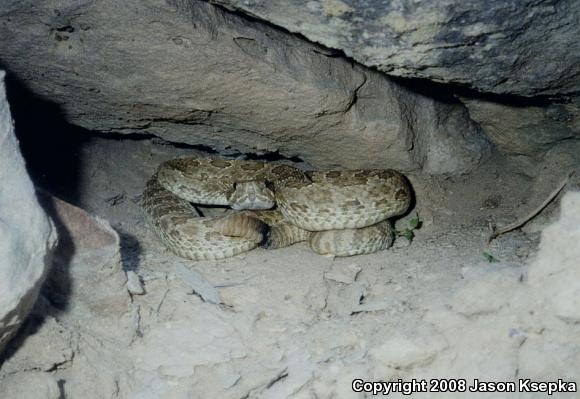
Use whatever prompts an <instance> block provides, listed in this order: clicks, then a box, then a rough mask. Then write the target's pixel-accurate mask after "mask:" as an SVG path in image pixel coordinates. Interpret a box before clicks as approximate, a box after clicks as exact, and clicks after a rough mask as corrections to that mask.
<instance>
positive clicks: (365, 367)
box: [2, 138, 579, 399]
mask: <svg viewBox="0 0 580 399" xmlns="http://www.w3.org/2000/svg"><path fill="white" fill-rule="evenodd" d="M195 153H197V152H196V151H195V150H194V149H192V148H175V147H173V146H169V145H166V143H163V142H160V141H151V140H148V139H135V140H133V139H125V140H111V139H102V138H94V139H91V140H89V141H87V142H85V143H83V145H82V146H80V147H79V153H78V154H77V156H78V160H79V162H78V170H77V171H76V174H77V181H78V182H79V183H78V184H77V185H76V186H75V188H74V190H70V189H67V188H66V187H62V186H61V187H56V188H55V187H54V185H53V187H52V191H53V192H56V193H57V194H62V193H65V194H64V195H61V196H64V197H67V196H68V198H65V199H66V200H68V201H70V202H72V203H73V204H74V205H77V206H80V207H81V208H83V209H85V210H86V211H88V212H89V213H91V214H93V215H97V216H99V217H101V218H104V219H106V220H107V221H109V222H110V224H111V226H112V227H113V228H114V229H115V230H116V231H117V232H118V233H119V234H120V236H121V255H122V266H123V269H124V271H125V272H127V271H129V272H135V273H136V274H137V276H139V279H140V280H141V282H142V284H143V287H144V291H145V292H144V294H143V295H136V294H133V295H131V296H130V299H128V300H127V301H126V303H125V304H123V306H124V307H125V309H126V312H124V314H123V315H122V316H121V317H119V318H118V319H117V320H116V321H108V322H107V323H109V324H103V325H101V326H100V327H99V330H94V329H93V330H91V331H90V332H88V331H81V332H80V333H79V332H78V331H77V332H75V331H70V327H67V324H66V323H64V322H63V321H62V320H61V316H59V314H58V313H55V312H53V311H50V308H51V307H52V306H54V304H51V303H46V302H45V303H44V304H43V307H41V309H40V310H37V315H38V314H41V313H42V312H45V314H49V315H50V316H47V317H44V318H43V319H42V322H41V323H40V322H38V323H37V324H35V329H36V331H37V333H36V335H37V336H38V337H39V341H38V342H36V344H35V345H40V343H39V342H45V341H43V340H50V341H51V342H53V344H54V345H53V347H52V349H51V350H49V351H48V352H47V353H45V354H44V355H43V356H44V357H45V358H47V359H52V360H49V361H48V364H49V365H50V367H49V366H46V367H36V368H35V367H32V368H30V367H28V368H27V367H25V366H23V362H22V357H20V358H19V353H20V352H22V351H25V352H26V349H25V346H26V345H23V347H22V348H20V349H16V350H15V353H14V354H12V356H11V357H10V358H9V359H8V360H7V362H6V363H5V365H4V367H3V368H2V372H3V373H8V374H10V376H9V378H8V377H6V376H4V377H5V380H4V381H5V382H6V383H7V384H8V383H10V384H12V386H15V384H16V385H18V384H19V381H21V380H18V378H23V376H27V378H28V379H27V381H32V382H35V381H36V382H35V383H36V384H37V386H48V387H49V388H46V392H47V393H46V395H45V396H36V397H53V396H50V395H58V396H54V397H55V398H65V397H66V398H69V397H70V398H78V397H84V398H103V397H110V398H239V399H242V398H258V397H259V398H287V397H288V398H331V397H332V398H350V397H363V396H364V394H363V393H355V392H353V390H352V388H351V382H352V380H353V379H355V378H360V379H364V380H366V381H378V380H380V381H389V380H390V381H397V380H398V379H399V378H401V379H403V380H404V381H410V379H411V378H425V379H426V380H427V381H429V379H434V378H465V379H467V383H468V384H471V381H472V379H473V378H479V379H484V380H493V381H495V380H501V381H506V380H513V379H515V378H518V376H521V375H522V373H523V372H524V371H526V372H527V373H528V374H529V375H531V376H532V377H535V378H548V377H550V378H551V377H553V378H564V379H566V378H567V377H568V378H573V377H574V369H573V368H570V369H568V370H569V374H568V375H563V374H562V373H564V371H561V369H555V368H552V369H551V370H549V369H537V370H534V369H533V368H530V366H529V365H530V364H536V363H537V357H534V356H537V354H536V355H530V354H529V353H528V355H526V353H527V352H523V349H522V348H523V343H524V342H527V341H529V339H530V338H529V336H530V334H532V332H533V331H535V333H534V334H536V335H535V336H537V335H538V334H540V335H541V333H538V332H537V329H541V328H542V327H541V325H542V323H541V320H540V322H538V323H537V320H536V321H533V320H532V321H530V320H528V319H527V318H522V317H523V316H522V315H523V314H526V313H525V311H523V310H521V309H523V308H524V307H525V306H527V305H526V303H529V301H526V300H524V299H522V300H519V299H518V298H520V297H522V298H523V296H522V295H523V294H521V293H520V290H519V288H517V287H519V286H522V285H524V284H526V280H527V273H528V266H527V264H528V263H530V261H531V260H532V259H534V258H535V253H536V251H537V248H538V243H539V239H540V233H539V232H538V230H539V229H538V228H537V226H536V227H534V225H533V224H532V226H531V227H527V228H526V229H524V231H516V232H514V233H510V234H506V235H504V236H501V237H499V238H498V239H497V240H495V241H494V242H493V243H492V244H491V245H490V246H489V247H488V246H486V236H487V234H488V233H489V231H488V221H489V220H494V221H496V222H497V223H498V224H500V225H502V224H505V223H508V222H511V221H513V220H514V219H515V218H516V217H519V216H522V215H523V214H525V213H526V211H527V210H530V209H532V208H533V207H534V206H535V205H536V204H535V203H530V199H531V198H534V195H537V196H539V197H541V195H547V193H549V191H550V190H551V187H536V186H534V185H533V180H532V179H531V178H530V177H527V176H525V175H520V174H516V173H510V172H507V171H509V170H510V169H509V168H508V167H506V165H505V164H504V161H503V160H502V159H501V158H500V157H496V158H494V159H493V160H492V161H490V162H489V163H487V164H486V165H484V166H483V167H482V168H481V169H480V170H479V171H478V172H476V173H474V174H472V175H470V176H466V177H459V178H443V177H440V178H434V177H425V176H421V175H415V174H408V177H409V179H410V181H411V182H412V184H413V188H414V190H415V193H416V204H415V207H414V209H413V210H412V211H411V212H410V213H409V214H408V215H407V216H406V217H404V218H402V219H401V220H398V221H397V223H396V226H397V228H399V229H403V228H405V227H406V226H407V225H408V223H409V219H410V218H411V217H413V216H414V215H415V214H416V213H418V214H419V217H420V219H421V221H422V223H423V224H422V227H421V228H420V229H419V230H417V231H416V232H415V233H416V236H415V239H414V240H413V241H412V243H409V242H408V241H407V240H406V239H405V238H399V239H398V240H397V242H396V243H395V245H394V247H393V248H392V249H390V250H387V251H383V252H379V253H375V254H371V255H364V256H356V257H350V258H334V259H333V258H327V257H321V256H318V255H316V254H314V253H312V252H311V251H310V249H309V248H308V247H307V246H306V245H305V244H297V245H294V246H291V247H288V248H284V249H279V250H265V249H257V250H254V251H252V252H249V253H247V254H245V255H242V256H237V257H234V258H230V259H226V260H221V261H207V262H192V261H188V260H185V259H181V258H178V257H176V256H174V255H172V254H171V253H169V252H168V251H167V250H166V249H164V248H163V246H162V245H161V244H160V243H159V242H158V241H157V239H156V238H155V236H154V235H153V233H152V231H151V230H150V229H149V227H148V224H147V219H146V215H145V214H144V212H143V211H142V210H141V209H140V208H139V207H138V205H137V202H138V196H139V195H140V193H141V191H142V189H143V186H144V183H145V181H146V180H147V179H148V178H149V176H150V175H151V174H152V173H153V171H154V169H155V168H156V166H157V165H158V164H159V163H160V162H162V161H164V160H166V159H170V158H173V157H176V156H181V155H186V154H187V155H191V154H195ZM306 166H307V165H306ZM36 178H37V181H38V182H39V184H41V185H42V184H43V182H47V181H48V180H49V179H45V180H43V177H42V176H37V177H36ZM557 180H558V179H557V178H555V179H554V181H555V182H556V181H557ZM61 183H62V184H66V183H65V182H61ZM69 188H70V187H69ZM534 190H535V191H534ZM538 191H543V193H541V192H540V193H539V194H538ZM556 211H557V207H556V206H552V207H550V208H549V209H548V210H547V212H546V214H545V215H547V216H542V218H540V219H539V221H540V223H544V224H545V223H546V222H547V221H548V220H551V219H553V217H554V216H550V215H556V214H557V212H556ZM542 225H543V224H542ZM486 254H487V255H486ZM130 274H131V273H130ZM98 289H103V288H101V287H98ZM137 289H138V287H137ZM74 295H83V294H82V293H79V292H77V293H74V294H73V297H71V298H70V301H71V302H74ZM128 298H129V297H128ZM48 302H49V301H48ZM39 306H40V305H39ZM47 307H48V308H49V310H48V311H47V310H46V309H47ZM526 309H527V308H526ZM537 317H540V316H537ZM522 320H523V321H522ZM534 320H535V319H534ZM33 321H34V318H33ZM37 321H38V320H37ZM93 321H94V320H93ZM31 323H33V322H31ZM103 323H104V322H103ZM81 324H82V323H81ZM574 328H575V329H576V330H577V326H576V327H574ZM55 329H56V330H59V329H60V330H61V331H62V333H61V334H60V335H59V337H60V338H59V339H58V340H56V341H55V340H54V339H53V338H50V337H51V333H50V332H51V331H53V332H54V331H55ZM100 329H102V330H100ZM26 331H28V333H29V332H30V331H29V330H26V329H25V332H26ZM103 331H105V332H103ZM43 337H44V338H43ZM87 337H88V338H87ZM28 341H30V340H28ZM28 341H27V342H28ZM566 342H567V341H566ZM57 343H58V344H57ZM33 344H34V342H32V343H31V344H29V345H33ZM567 350H568V351H569V353H570V356H572V357H573V359H572V362H573V364H577V363H578V362H579V360H578V358H576V357H574V356H578V352H574V351H573V350H571V349H567ZM63 353H65V354H66V355H63ZM526 356H527V357H526ZM19 359H20V360H19ZM19 362H20V363H19ZM574 362H576V363H574ZM24 363H25V362H24ZM11 364H12V366H11ZM546 364H548V365H549V362H548V363H546ZM19 365H20V366H19ZM19 367H20V368H19ZM546 367H548V366H546ZM7 369H8V370H9V371H6V370H7ZM534 373H535V374H534ZM577 376H578V375H577V374H576V375H575V377H577ZM47 378H49V379H50V381H48V380H46V379H47ZM10 379H12V380H10ZM15 381H16V382H15ZM54 381H56V384H57V385H56V386H58V391H54V389H53V390H52V391H51V389H52V388H50V387H51V386H52V385H51V384H53V382H54ZM31 384H32V385H30V386H34V384H33V383H31ZM13 389H14V388H13ZM14 392H16V391H14ZM22 392H25V391H22ZM35 392H36V394H38V393H39V392H41V391H40V390H38V389H35ZM43 392H44V391H43ZM25 393H26V392H25ZM43 395H44V393H43ZM81 395H82V396H81ZM366 395H367V396H368V397H370V396H371V395H370V394H366ZM397 395H400V394H396V393H392V394H391V395H390V396H389V397H398V396H397ZM416 395H417V397H420V398H429V397H448V396H449V394H441V396H437V395H436V394H435V393H433V392H431V393H421V394H419V393H418V394H416ZM506 395H507V396H506ZM519 395H521V396H519ZM528 395H530V396H528ZM538 395H539V396H534V394H525V395H524V394H521V393H520V394H517V393H513V394H506V393H503V394H498V395H497V396H493V397H500V398H501V397H506V398H507V397H509V398H517V397H526V398H528V397H546V396H545V395H546V394H545V393H542V394H541V395H540V394H538ZM23 397H24V396H23ZM454 397H474V395H473V394H469V393H459V394H456V395H455V396H454ZM485 397H487V396H485ZM556 397H558V396H556ZM566 397H568V396H566ZM570 397H572V396H570Z"/></svg>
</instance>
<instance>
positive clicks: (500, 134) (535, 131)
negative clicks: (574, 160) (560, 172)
mask: <svg viewBox="0 0 580 399" xmlns="http://www.w3.org/2000/svg"><path fill="white" fill-rule="evenodd" d="M461 100H462V101H463V102H464V103H465V105H466V106H467V108H468V109H469V115H470V116H471V118H472V119H473V120H475V121H476V122H477V123H478V124H479V125H480V126H481V127H482V128H483V129H484V131H485V133H486V134H487V136H488V137H489V139H490V140H491V141H492V142H493V143H494V144H495V145H496V146H497V148H498V149H499V150H500V151H502V152H503V153H505V154H508V155H530V156H534V155H539V154H542V153H544V152H545V151H547V150H549V149H550V148H552V147H553V146H554V144H556V143H558V142H561V141H564V140H567V141H570V140H576V141H578V140H580V102H577V103H576V102H570V103H563V104H557V103H547V102H545V101H544V102H538V103H537V104H518V103H517V102H516V103H511V104H510V103H508V102H506V101H503V102H497V101H491V100H486V99H481V98H469V97H461ZM579 157H580V154H579ZM579 161H580V158H579Z"/></svg>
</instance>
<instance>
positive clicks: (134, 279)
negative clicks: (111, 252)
mask: <svg viewBox="0 0 580 399" xmlns="http://www.w3.org/2000/svg"><path fill="white" fill-rule="evenodd" d="M127 290H129V293H130V294H131V295H143V294H144V293H145V288H143V282H142V281H141V279H140V278H139V275H138V274H137V273H135V272H134V271H133V270H129V271H128V272H127Z"/></svg>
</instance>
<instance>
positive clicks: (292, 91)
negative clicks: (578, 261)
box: [0, 0, 490, 174]
mask: <svg viewBox="0 0 580 399" xmlns="http://www.w3.org/2000/svg"><path fill="white" fill-rule="evenodd" d="M0 15H2V16H3V19H4V22H3V24H2V25H1V26H0V43H1V45H2V49H3V50H2V54H1V55H0V58H1V60H0V61H1V62H2V63H3V64H5V65H6V66H7V68H9V69H10V70H11V71H12V72H13V73H14V74H15V75H16V76H17V78H18V79H19V80H20V81H23V82H26V85H27V87H29V88H30V89H31V90H32V91H33V92H34V93H35V94H36V95H38V96H40V97H42V98H43V99H46V100H48V101H51V102H56V103H58V104H59V105H60V106H61V108H62V111H63V114H64V116H65V117H66V118H67V120H68V121H70V122H72V123H74V124H77V125H80V126H82V127H85V128H87V129H91V130H97V131H101V132H117V133H146V134H154V135H156V136H159V137H162V138H164V139H166V140H169V141H173V142H181V143H187V144H192V145H204V146H210V147H212V148H214V149H216V150H218V151H220V152H228V151H229V152H230V153H235V152H251V153H259V154H260V153H269V152H271V153H279V154H281V155H283V156H287V157H295V156H298V157H300V158H301V159H303V160H304V161H305V162H307V163H308V164H310V165H311V166H313V167H316V168H327V169H328V168H338V167H340V168H358V167H367V168H371V167H376V168H384V167H392V168H397V169H401V170H403V171H409V170H420V169H423V170H424V171H426V172H429V173H434V174H437V173H449V174H457V173H464V172H467V171H469V170H471V169H473V168H474V167H475V166H476V165H477V164H478V163H479V162H480V161H481V160H483V159H485V158H486V157H487V155H488V154H489V151H490V147H489V144H488V142H487V141H486V139H485V138H483V137H482V134H481V132H480V129H479V128H478V127H477V126H476V125H475V124H474V123H473V122H472V121H471V120H470V119H469V116H468V114H467V113H466V112H465V108H464V107H463V106H462V105H461V103H459V102H457V101H455V102H444V101H439V100H436V99H435V98H433V97H431V96H429V95H423V94H419V93H418V92H416V91H414V90H411V89H409V88H407V87H406V86H403V85H401V84H399V83H396V82H395V81H393V80H391V79H389V78H388V77H386V76H385V75H383V74H381V73H379V72H376V71H371V70H367V69H366V68H364V67H362V66H360V65H357V64H353V63H352V62H350V61H348V60H346V59H344V58H342V57H336V54H334V53H333V52H329V51H328V50H327V49H325V48H322V47H320V46H317V45H313V44H311V43H308V42H306V41H305V40H302V39H300V38H297V37H295V36H293V35H288V34H286V33H285V32H282V31H281V30H278V29H275V28H273V27H271V26H269V25H267V24H263V23H261V22H256V21H248V20H245V19H244V18H241V17H240V16H238V15H235V14H232V13H230V12H227V11H225V10H223V9H221V8H219V7H217V6H214V5H211V4H208V3H206V2H202V1H181V0H171V1H167V2H163V1H159V2H141V1H137V0H130V1H127V2H124V3H123V6H120V5H119V3H118V2H114V1H109V0H92V1H83V2H80V3H79V2H78V1H73V0H65V1H61V2H58V4H53V3H52V2H37V1H32V0H28V1H21V2H16V1H8V2H2V3H1V4H0ZM22 48H26V49H27V51H26V53H25V54H23V53H22Z"/></svg>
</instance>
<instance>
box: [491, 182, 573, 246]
mask: <svg viewBox="0 0 580 399" xmlns="http://www.w3.org/2000/svg"><path fill="white" fill-rule="evenodd" d="M573 175H574V171H571V172H570V173H568V175H567V176H566V178H565V179H564V180H562V182H561V183H560V185H558V187H557V188H556V189H555V190H554V191H552V193H551V194H550V195H549V196H548V198H546V200H545V201H544V202H542V204H541V205H540V206H538V207H537V208H536V209H534V210H533V211H532V212H530V213H529V214H527V215H526V216H524V217H523V218H521V219H518V220H516V221H515V222H513V223H510V224H508V225H507V226H504V227H502V228H499V229H498V228H497V227H496V226H495V224H493V223H492V222H490V223H489V228H490V230H491V234H490V235H489V237H488V239H487V243H488V244H489V243H491V241H492V240H493V239H494V238H497V237H498V236H500V235H502V234H505V233H508V232H510V231H512V230H515V229H518V228H520V227H522V226H523V225H524V224H526V223H528V222H529V221H530V220H532V219H533V218H534V217H536V216H537V215H538V214H539V213H540V212H541V211H542V209H544V208H545V207H546V206H548V204H549V203H550V202H552V201H553V200H554V198H556V197H557V196H558V194H559V193H560V191H562V189H563V188H564V187H565V186H566V184H568V181H570V178H571V177H572V176H573Z"/></svg>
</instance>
